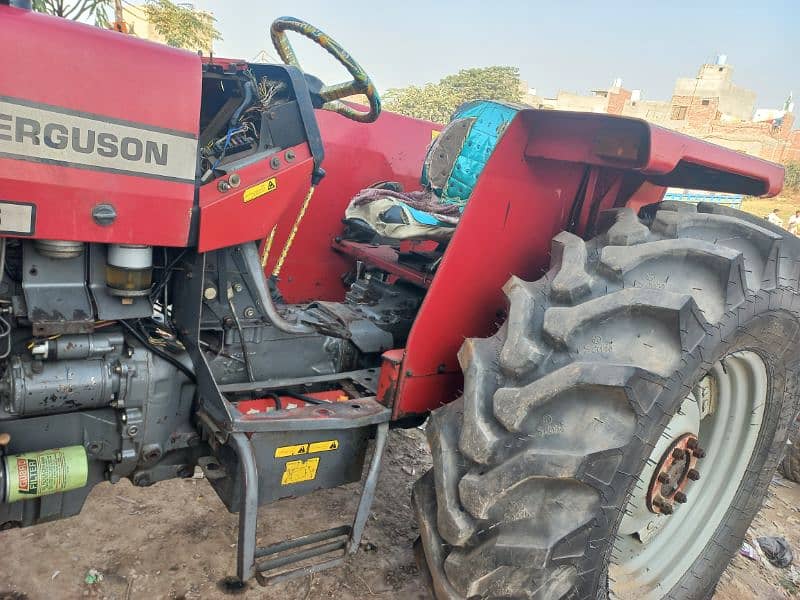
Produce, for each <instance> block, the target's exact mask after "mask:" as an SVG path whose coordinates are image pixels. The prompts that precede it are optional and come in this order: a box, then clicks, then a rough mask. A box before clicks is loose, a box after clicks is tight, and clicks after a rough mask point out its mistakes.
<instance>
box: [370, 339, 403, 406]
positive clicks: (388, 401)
mask: <svg viewBox="0 0 800 600" xmlns="http://www.w3.org/2000/svg"><path fill="white" fill-rule="evenodd" d="M404 358H405V350H403V349H396V350H387V351H386V352H384V353H383V354H382V355H381V371H380V376H379V377H378V392H377V394H376V396H375V397H376V398H377V400H378V402H380V403H381V404H383V405H384V406H391V405H392V403H393V402H394V399H395V396H396V395H397V382H398V380H399V379H400V368H401V367H402V366H403V359H404Z"/></svg>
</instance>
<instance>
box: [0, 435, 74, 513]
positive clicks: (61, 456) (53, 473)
mask: <svg viewBox="0 0 800 600" xmlns="http://www.w3.org/2000/svg"><path fill="white" fill-rule="evenodd" d="M0 471H2V472H1V473H0V482H2V483H4V485H0V501H3V502H17V501H19V500H28V499H31V498H39V497H40V496H46V495H48V494H58V493H59V492H68V491H69V490H75V489H78V488H82V487H84V486H85V485H86V481H87V479H88V476H89V459H88V458H87V456H86V449H85V448H84V447H83V446H67V447H66V448H51V449H49V450H39V451H37V452H25V453H24V454H12V455H9V456H6V457H4V458H3V459H2V462H0Z"/></svg>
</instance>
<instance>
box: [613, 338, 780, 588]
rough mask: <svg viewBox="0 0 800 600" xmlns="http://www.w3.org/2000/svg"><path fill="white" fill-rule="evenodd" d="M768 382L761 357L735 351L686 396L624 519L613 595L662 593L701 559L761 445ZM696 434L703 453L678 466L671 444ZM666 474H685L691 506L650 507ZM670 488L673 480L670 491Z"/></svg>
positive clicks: (615, 555) (687, 503)
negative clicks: (661, 475)
mask: <svg viewBox="0 0 800 600" xmlns="http://www.w3.org/2000/svg"><path fill="white" fill-rule="evenodd" d="M767 382H768V378H767V369H766V366H765V365H764V362H763V360H762V359H761V358H760V357H759V356H758V354H756V353H755V352H749V351H743V352H735V353H732V354H729V355H728V356H726V357H725V358H723V359H722V360H720V361H719V362H717V363H716V364H715V365H714V366H713V368H712V369H711V370H710V371H709V373H708V375H707V376H706V377H705V378H703V380H702V381H701V382H700V383H699V384H698V385H697V386H696V387H695V388H694V390H693V391H692V392H691V393H690V394H689V395H688V396H686V398H685V399H684V400H683V403H682V404H681V407H680V408H679V409H678V412H676V414H675V416H674V417H673V418H672V419H671V420H670V422H669V424H668V425H667V428H666V429H665V430H664V435H662V436H661V438H659V441H658V443H657V444H656V446H655V448H654V450H653V452H652V454H651V455H650V459H649V460H648V461H647V463H646V465H645V468H644V470H643V471H642V474H641V476H640V481H639V482H638V483H637V484H636V486H635V488H634V490H633V493H632V495H631V498H630V500H629V502H628V505H627V507H626V513H625V516H624V517H623V519H622V522H621V523H620V527H619V530H618V533H617V536H616V539H615V542H614V548H613V552H612V558H611V563H610V565H609V573H608V575H609V576H608V580H609V581H608V585H609V593H610V596H611V598H619V599H625V598H634V597H635V598H636V599H637V600H641V599H642V598H661V597H663V596H665V595H666V594H667V593H668V592H669V591H670V590H671V589H672V588H673V587H674V586H675V584H677V583H678V581H679V580H680V579H681V577H683V575H684V574H685V573H686V572H687V571H688V570H689V569H690V568H691V566H692V564H694V562H695V561H696V560H697V559H698V558H699V557H700V555H701V553H702V552H703V549H704V548H705V547H706V545H707V544H708V542H709V541H710V540H711V538H712V537H713V535H714V532H715V531H716V529H717V528H718V527H719V525H720V523H721V522H722V519H723V517H724V516H725V514H726V512H727V511H728V508H729V507H730V505H731V504H732V502H733V500H734V498H735V496H736V492H737V490H738V489H739V485H740V483H741V481H742V479H743V477H744V475H745V472H746V470H747V465H748V464H749V462H750V459H751V457H752V455H753V451H754V450H755V447H756V442H757V440H758V434H759V431H760V429H761V424H762V420H763V416H764V409H765V405H766V397H767ZM687 434H688V436H687ZM692 437H694V438H696V440H697V445H695V447H698V445H699V448H700V451H699V454H700V455H701V456H702V458H700V457H698V456H695V455H694V454H688V453H687V454H686V458H684V459H681V460H682V461H684V462H685V464H676V462H680V461H678V460H677V459H675V458H674V456H673V454H674V453H673V450H672V448H673V447H683V448H685V447H686V443H687V440H690V439H691V438H692ZM682 438H683V439H682ZM689 444H690V446H691V445H693V444H692V443H691V442H689ZM703 451H704V452H703ZM690 452H691V451H690ZM695 454H697V453H695ZM703 454H704V456H703ZM678 455H680V453H678ZM669 467H671V470H670V469H669ZM692 468H694V469H696V471H697V472H699V478H698V479H696V480H694V477H693V476H694V475H695V474H696V473H693V474H692V479H689V478H688V477H687V476H686V473H688V471H689V469H692ZM667 471H669V472H670V473H672V474H675V473H679V474H680V475H682V477H679V478H677V479H680V480H681V481H682V482H683V487H682V488H681V492H682V493H685V498H680V499H683V500H685V503H680V502H675V501H674V500H672V501H670V500H667V501H666V502H664V504H671V505H672V514H665V513H664V512H662V511H661V510H660V508H659V506H656V507H653V499H652V498H651V499H650V501H649V504H648V492H650V494H651V495H652V493H653V490H656V494H658V491H659V490H660V489H662V488H661V487H659V486H660V485H661V484H660V482H658V477H657V476H658V474H659V473H666V472H667ZM666 479H667V480H669V479H670V478H669V476H667V477H666ZM673 479H675V478H673ZM670 483H671V484H673V481H671V480H670ZM654 486H655V487H654ZM671 487H674V484H673V485H670V486H666V487H665V488H663V489H665V491H670V489H671ZM672 498H673V499H674V496H672ZM656 504H659V505H660V504H661V503H660V501H658V500H657V501H656ZM654 510H655V512H654Z"/></svg>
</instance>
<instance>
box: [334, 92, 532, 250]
mask: <svg viewBox="0 0 800 600" xmlns="http://www.w3.org/2000/svg"><path fill="white" fill-rule="evenodd" d="M521 108H522V107H521V106H518V105H513V104H508V103H503V102H495V101H486V100H480V101H475V102H468V103H466V104H463V105H461V106H460V107H459V108H458V110H456V112H455V114H454V115H453V118H452V119H451V121H450V123H448V125H447V126H446V127H445V128H444V129H443V130H442V132H441V133H440V134H439V135H438V136H437V137H436V138H435V139H434V140H433V142H432V143H431V145H430V147H429V148H428V152H427V154H426V156H425V160H424V162H423V167H422V174H421V177H420V183H421V184H422V189H421V190H418V191H411V192H406V191H404V190H403V189H402V187H401V186H400V184H397V183H394V182H382V183H380V184H375V185H374V186H371V187H369V188H367V189H364V190H361V191H360V192H359V193H358V194H356V195H355V196H354V197H353V199H352V200H351V201H350V204H349V205H348V207H347V210H346V211H345V218H344V222H345V225H346V230H345V238H346V239H352V240H355V241H360V242H373V243H376V242H378V243H387V242H388V243H392V242H399V241H403V240H438V241H447V240H449V239H450V237H451V236H452V235H453V232H454V231H455V227H456V225H458V221H459V218H460V217H461V214H462V213H463V212H464V209H465V208H466V205H467V203H468V201H469V198H470V196H471V194H472V191H473V189H474V188H475V185H476V184H477V181H478V178H479V177H480V174H481V173H482V172H483V169H484V167H485V166H486V162H487V161H488V160H489V157H490V156H491V155H492V152H493V151H494V149H495V147H496V146H497V143H498V141H499V140H500V138H501V137H502V135H503V133H504V132H505V130H506V128H507V127H508V124H509V123H510V122H511V120H512V119H513V118H514V115H515V114H516V113H517V112H518V111H519V110H520V109H521Z"/></svg>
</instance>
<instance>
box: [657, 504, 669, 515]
mask: <svg viewBox="0 0 800 600" xmlns="http://www.w3.org/2000/svg"><path fill="white" fill-rule="evenodd" d="M659 508H660V509H661V512H662V513H664V514H665V515H671V514H672V504H670V503H669V502H662V503H661V504H660V505H659Z"/></svg>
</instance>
